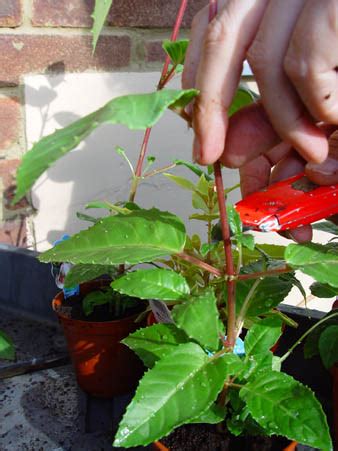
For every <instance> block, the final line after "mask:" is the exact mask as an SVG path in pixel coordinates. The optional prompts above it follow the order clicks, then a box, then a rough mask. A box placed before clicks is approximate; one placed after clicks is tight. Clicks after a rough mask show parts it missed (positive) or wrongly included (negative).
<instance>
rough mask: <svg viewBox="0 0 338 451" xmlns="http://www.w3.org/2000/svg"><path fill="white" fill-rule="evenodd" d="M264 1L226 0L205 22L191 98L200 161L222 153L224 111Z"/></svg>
mask: <svg viewBox="0 0 338 451" xmlns="http://www.w3.org/2000/svg"><path fill="white" fill-rule="evenodd" d="M267 3H268V1H267V0H258V1H257V0H247V1H246V2H242V1H238V0H228V1H227V2H226V5H225V7H224V8H223V10H221V12H220V13H219V14H218V16H217V17H216V18H215V19H214V20H213V21H212V22H211V24H210V25H209V26H208V29H207V31H206V34H205V38H204V41H203V47H202V52H201V60H200V64H199V67H198V71H197V76H196V87H197V88H198V89H200V91H201V94H200V96H199V97H198V99H197V100H196V102H195V107H194V120H193V126H194V130H195V143H194V159H195V160H196V161H197V162H199V163H201V164H211V163H213V162H215V161H217V160H218V158H219V157H220V156H221V155H222V153H223V150H224V142H225V135H226V130H227V125H228V116H227V112H228V109H229V106H230V104H231V101H232V98H233V96H234V93H235V91H236V89H237V86H238V82H239V79H240V76H241V72H242V64H243V61H244V59H245V54H246V49H247V47H248V46H249V45H250V43H251V41H252V39H253V38H254V36H255V34H256V31H257V28H258V25H259V22H260V20H261V17H262V15H263V12H264V9H265V7H266V4H267ZM191 51H193V50H191ZM192 71H193V70H192Z"/></svg>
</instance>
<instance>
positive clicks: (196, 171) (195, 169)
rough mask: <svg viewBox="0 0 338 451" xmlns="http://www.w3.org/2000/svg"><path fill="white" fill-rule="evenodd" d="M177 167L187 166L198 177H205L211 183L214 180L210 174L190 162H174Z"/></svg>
mask: <svg viewBox="0 0 338 451" xmlns="http://www.w3.org/2000/svg"><path fill="white" fill-rule="evenodd" d="M173 163H174V164H176V166H185V167H186V168H188V169H190V171H191V172H193V173H194V174H196V175H198V177H201V175H204V177H205V178H206V180H208V182H210V181H211V180H212V177H210V176H209V175H208V174H206V173H205V172H204V171H202V169H200V168H199V167H198V166H197V165H196V164H193V163H190V162H189V161H185V160H174V161H173Z"/></svg>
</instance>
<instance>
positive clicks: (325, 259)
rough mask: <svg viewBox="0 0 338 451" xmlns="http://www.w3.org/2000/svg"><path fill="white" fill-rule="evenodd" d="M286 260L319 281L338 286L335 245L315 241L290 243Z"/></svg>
mask: <svg viewBox="0 0 338 451" xmlns="http://www.w3.org/2000/svg"><path fill="white" fill-rule="evenodd" d="M285 260H286V262H287V263H288V264H289V265H290V266H292V267H293V268H295V269H300V270H301V271H302V272H304V273H305V274H308V275H309V276H311V277H313V278H314V279H315V280H317V281H318V282H321V283H328V284H329V285H332V286H334V287H338V252H337V249H336V248H335V247H332V246H331V247H329V246H324V245H322V244H315V243H308V244H302V245H301V244H289V246H288V247H287V248H286V250H285Z"/></svg>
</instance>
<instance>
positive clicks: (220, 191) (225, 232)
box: [214, 162, 236, 349]
mask: <svg viewBox="0 0 338 451" xmlns="http://www.w3.org/2000/svg"><path fill="white" fill-rule="evenodd" d="M214 173H215V182H216V190H217V199H218V207H219V213H220V220H221V229H222V237H223V243H224V254H225V262H226V268H225V274H226V275H227V276H228V277H227V282H226V284H227V292H228V299H227V313H228V321H227V342H228V346H229V348H231V349H233V347H234V346H235V341H236V282H235V280H234V276H235V268H234V261H233V257H232V250H231V238H230V227H229V224H228V217H227V213H226V199H225V196H224V186H223V179H222V171H221V164H220V162H216V163H215V164H214Z"/></svg>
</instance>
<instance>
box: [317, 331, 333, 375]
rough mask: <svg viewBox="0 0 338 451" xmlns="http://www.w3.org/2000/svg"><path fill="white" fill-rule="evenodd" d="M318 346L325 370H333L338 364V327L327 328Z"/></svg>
mask: <svg viewBox="0 0 338 451" xmlns="http://www.w3.org/2000/svg"><path fill="white" fill-rule="evenodd" d="M318 345H319V354H320V357H321V359H322V361H323V364H324V366H325V368H327V369H330V368H332V367H333V365H334V364H335V363H336V362H338V326H329V327H327V328H326V329H325V330H324V332H322V334H321V335H320V338H319V343H318Z"/></svg>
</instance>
